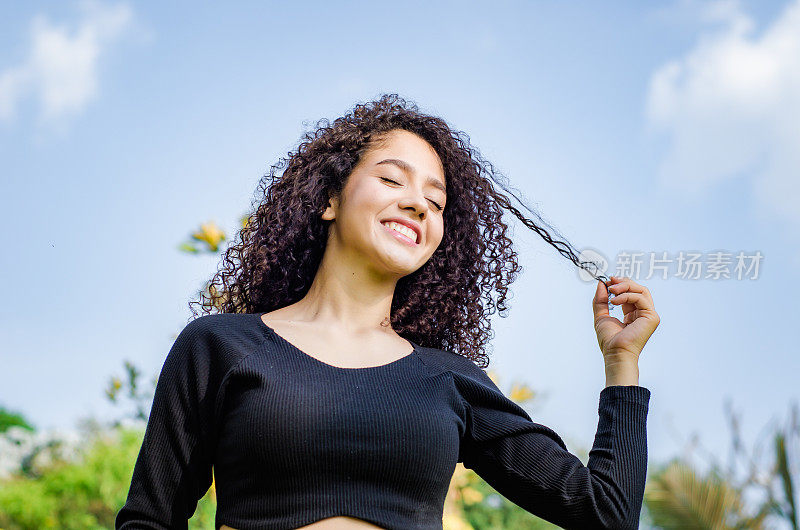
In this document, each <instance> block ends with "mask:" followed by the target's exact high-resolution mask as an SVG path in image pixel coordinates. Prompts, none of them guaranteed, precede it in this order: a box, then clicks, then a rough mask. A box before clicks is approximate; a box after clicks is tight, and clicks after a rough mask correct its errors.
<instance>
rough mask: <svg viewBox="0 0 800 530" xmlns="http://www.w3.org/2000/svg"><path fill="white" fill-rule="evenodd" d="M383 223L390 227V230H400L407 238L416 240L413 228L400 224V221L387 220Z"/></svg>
mask: <svg viewBox="0 0 800 530" xmlns="http://www.w3.org/2000/svg"><path fill="white" fill-rule="evenodd" d="M383 225H384V226H387V227H389V228H391V229H392V230H394V231H396V232H400V233H401V234H403V235H404V236H406V237H407V238H408V239H410V240H411V241H413V242H414V243H416V242H417V233H416V232H414V231H413V230H411V229H410V228H409V227H407V226H405V225H401V224H400V223H395V222H394V221H389V222H388V223H383Z"/></svg>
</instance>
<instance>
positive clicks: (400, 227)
mask: <svg viewBox="0 0 800 530" xmlns="http://www.w3.org/2000/svg"><path fill="white" fill-rule="evenodd" d="M381 225H382V226H383V228H384V230H386V231H387V232H389V233H390V235H391V236H393V237H394V238H395V239H397V240H398V241H400V242H401V243H405V244H406V245H408V246H411V247H416V246H417V242H416V241H415V240H413V239H411V238H410V237H409V236H408V235H406V234H403V233H401V232H400V230H405V231H408V232H410V233H412V234H413V233H414V231H413V230H411V229H409V228H407V227H404V226H403V225H401V224H400V223H395V222H394V221H388V222H385V223H381ZM390 227H394V228H390Z"/></svg>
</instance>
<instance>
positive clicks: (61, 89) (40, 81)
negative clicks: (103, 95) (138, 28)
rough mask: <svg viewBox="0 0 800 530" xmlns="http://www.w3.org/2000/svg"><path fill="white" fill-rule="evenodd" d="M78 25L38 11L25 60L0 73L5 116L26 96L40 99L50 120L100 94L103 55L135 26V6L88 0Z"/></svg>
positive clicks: (1, 116) (74, 110) (1, 114)
mask: <svg viewBox="0 0 800 530" xmlns="http://www.w3.org/2000/svg"><path fill="white" fill-rule="evenodd" d="M78 6H79V9H80V11H81V17H80V21H79V23H78V24H77V28H75V29H74V31H72V30H71V29H70V28H68V27H66V26H60V25H55V24H52V23H51V22H49V21H48V20H47V18H46V17H45V16H44V15H41V14H40V15H36V16H35V17H34V19H33V21H32V23H31V25H30V49H29V53H28V57H27V58H26V60H25V61H24V62H23V63H22V64H19V65H17V66H14V67H11V68H8V69H6V70H4V71H2V72H1V73H0V119H4V120H8V119H10V118H11V117H12V116H13V115H14V114H15V112H16V110H17V108H18V106H19V104H20V102H21V101H22V100H23V98H24V97H25V96H34V97H36V98H37V99H38V100H39V103H40V104H41V114H42V117H43V118H44V119H46V120H50V119H53V118H57V117H61V116H66V115H69V114H75V113H77V112H80V111H81V110H83V109H84V108H85V106H86V104H87V103H89V102H90V101H91V100H92V98H94V97H95V96H96V95H97V90H98V88H97V86H98V81H97V77H98V60H99V58H100V56H101V55H102V54H104V53H105V52H106V51H107V48H108V46H109V45H110V44H112V43H113V42H114V41H115V40H116V39H117V38H118V37H119V36H120V35H122V34H123V33H124V32H125V31H126V30H127V29H128V27H129V26H130V23H131V21H132V18H133V16H132V12H131V9H130V8H129V7H128V6H127V5H125V4H117V5H105V4H101V3H99V2H98V1H96V0H83V1H82V2H80V3H79V4H78Z"/></svg>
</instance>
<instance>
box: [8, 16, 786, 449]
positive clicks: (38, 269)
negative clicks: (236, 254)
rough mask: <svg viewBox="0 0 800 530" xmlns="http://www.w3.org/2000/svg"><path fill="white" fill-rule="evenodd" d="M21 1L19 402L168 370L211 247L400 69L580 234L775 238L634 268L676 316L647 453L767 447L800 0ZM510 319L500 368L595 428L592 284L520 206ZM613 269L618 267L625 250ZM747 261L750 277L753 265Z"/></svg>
mask: <svg viewBox="0 0 800 530" xmlns="http://www.w3.org/2000/svg"><path fill="white" fill-rule="evenodd" d="M366 5H367V4H360V3H356V2H337V3H329V2H317V3H308V2H305V3H303V4H278V3H274V4H267V3H261V2H251V3H247V2H240V3H237V4H236V5H226V6H225V7H224V8H223V7H221V6H217V5H208V6H198V4H197V3H189V2H174V3H169V4H166V5H165V4H164V3H160V2H159V3H156V2H147V3H145V2H141V3H135V4H134V3H113V2H89V3H67V2H63V3H62V2H37V3H35V4H32V3H23V2H3V3H2V11H3V13H4V16H3V17H2V21H0V27H2V31H0V138H1V140H0V174H1V175H2V178H1V179H0V185H1V186H2V188H0V191H2V193H3V196H4V197H5V198H6V200H5V203H4V208H3V209H2V210H0V212H1V213H0V215H1V216H2V222H3V226H5V227H6V243H5V244H4V245H3V246H2V250H0V252H2V261H1V263H2V264H3V265H2V267H3V273H4V274H3V276H4V279H5V281H4V288H5V292H6V296H5V299H6V303H5V304H4V307H3V308H2V309H0V334H2V337H3V339H2V345H0V348H1V350H0V361H1V362H2V370H0V403H2V404H4V405H5V406H7V407H9V408H12V409H16V410H19V411H21V412H23V413H24V414H25V415H26V416H28V417H29V418H30V419H31V420H32V421H33V422H34V423H35V424H36V425H37V426H38V427H40V428H49V427H62V428H68V427H72V426H74V425H75V422H76V420H77V419H78V418H80V417H83V416H86V415H95V416H97V417H99V418H108V417H111V416H112V415H114V414H116V413H117V411H116V409H113V408H112V407H111V406H110V405H109V404H108V403H107V401H106V400H105V398H104V395H103V390H104V388H105V386H106V383H107V381H108V378H109V377H110V376H111V375H112V374H118V375H121V374H122V372H123V368H122V366H123V360H124V359H131V360H133V361H134V362H135V363H137V365H138V366H139V367H140V368H142V370H143V371H144V373H145V374H146V375H147V376H151V375H154V374H156V373H158V371H159V370H160V368H161V364H162V363H163V360H164V358H165V356H166V353H167V351H168V349H169V347H170V345H171V344H172V341H173V340H174V336H175V334H176V333H177V332H178V331H179V330H180V329H181V327H182V326H183V325H185V323H186V320H187V318H188V317H189V315H190V312H189V309H188V307H187V302H188V300H189V298H190V297H192V296H193V295H194V293H195V291H196V290H197V289H199V288H200V287H201V286H202V284H203V282H204V281H205V280H206V279H208V278H209V277H210V276H211V274H213V272H214V271H215V270H216V266H217V258H216V257H215V256H202V257H198V256H192V255H188V254H185V253H181V252H179V251H178V250H176V247H177V245H178V244H179V243H180V242H182V241H184V240H185V239H186V237H187V236H188V234H190V233H191V232H192V231H194V230H195V229H196V228H197V227H198V226H199V224H200V223H201V222H205V221H212V220H213V221H215V222H216V223H218V224H219V225H220V226H221V227H222V228H223V229H225V230H226V231H227V233H228V234H229V235H230V234H232V233H233V231H234V230H235V229H236V227H237V222H238V219H239V217H240V216H241V215H243V214H244V213H245V212H246V211H247V210H248V209H249V206H250V201H251V198H252V196H253V192H254V190H255V188H256V185H257V183H258V180H259V178H260V177H261V176H262V175H263V174H264V173H266V172H267V171H268V169H269V167H270V166H271V165H272V164H274V163H275V162H276V161H277V160H278V158H279V157H281V156H284V155H285V154H286V153H287V152H288V151H290V150H292V149H293V148H294V146H295V144H296V142H297V141H298V139H299V137H300V135H301V133H302V131H303V130H304V127H305V125H304V123H305V124H312V123H313V122H314V121H316V120H317V119H319V118H323V117H325V118H328V119H331V120H333V119H335V118H336V117H337V116H339V115H341V114H343V113H344V112H346V111H347V110H348V109H349V108H351V107H352V106H353V105H354V104H355V103H357V102H363V101H367V100H371V99H373V98H375V97H377V96H378V95H379V94H381V93H383V92H396V93H399V94H400V95H402V96H404V97H406V98H407V99H410V100H413V101H415V102H416V103H417V104H418V105H419V106H420V108H421V109H422V110H424V111H427V112H430V113H432V114H436V115H439V116H441V117H443V118H445V119H446V120H447V121H448V122H449V123H450V124H451V125H452V126H453V127H454V128H456V129H458V130H463V131H465V132H466V133H467V134H468V135H469V137H470V139H471V141H472V143H473V144H474V145H475V146H476V147H477V148H478V149H479V150H480V151H481V153H482V154H483V155H484V156H485V157H486V158H488V159H489V160H490V161H491V162H492V163H493V165H494V166H495V168H497V169H499V170H500V171H502V172H503V173H504V174H505V175H506V176H507V177H508V178H509V179H510V182H511V185H512V186H513V187H514V188H515V189H517V190H520V191H521V193H522V195H523V197H524V199H525V200H526V201H527V203H528V204H529V205H530V206H533V207H535V208H537V209H538V210H539V211H540V212H541V214H542V215H543V216H544V218H545V219H546V220H547V221H548V222H549V223H551V224H552V225H553V226H555V227H556V228H557V229H558V230H559V232H561V234H563V235H564V236H565V237H566V238H567V239H568V240H569V241H570V242H572V243H573V244H574V245H575V246H576V247H577V248H586V247H589V248H592V249H596V250H598V251H600V252H602V253H603V255H604V256H606V257H607V258H608V259H609V260H610V261H611V262H612V266H615V265H614V263H615V260H616V257H617V256H618V254H619V253H621V252H629V253H630V252H641V253H644V257H645V258H647V257H648V256H649V253H650V252H656V253H657V255H658V257H661V255H662V253H663V252H666V253H667V257H668V258H670V259H675V258H676V257H677V256H678V255H679V254H680V253H681V252H683V253H684V254H687V253H697V254H701V255H702V256H703V259H706V258H707V256H708V255H709V254H711V253H713V252H725V253H731V254H733V255H734V256H735V255H736V254H737V253H739V252H744V253H745V254H748V255H752V254H755V252H756V251H758V252H760V253H761V255H762V256H763V259H762V261H761V262H760V268H759V272H758V276H757V278H755V279H748V276H745V277H744V278H743V279H741V280H738V279H734V278H731V279H724V278H722V279H718V280H714V279H712V278H708V277H706V275H707V271H706V269H705V268H703V269H702V275H701V277H700V278H699V279H686V278H681V277H680V276H679V275H678V271H677V268H676V267H677V265H676V263H673V264H672V265H671V266H670V268H669V270H668V278H667V279H662V278H661V277H659V276H658V275H655V276H653V277H650V278H646V276H647V267H646V266H643V268H642V272H641V274H640V275H639V276H638V277H637V276H633V274H632V273H631V272H626V273H625V274H626V275H629V276H632V277H634V279H635V280H636V281H638V282H639V283H642V284H644V285H646V286H647V287H648V288H649V289H650V290H651V292H652V293H653V298H654V301H655V304H656V309H657V311H658V312H659V314H660V316H661V325H660V326H659V328H658V330H657V331H656V333H655V335H653V337H652V338H651V339H650V341H649V343H648V345H647V346H646V348H645V350H644V352H643V353H642V356H641V359H640V384H641V385H642V386H646V387H647V388H649V389H650V390H651V392H652V398H651V403H650V414H649V419H648V435H649V441H650V456H651V459H655V460H660V459H665V458H668V457H670V456H673V455H675V454H678V453H679V452H680V451H682V450H683V449H684V448H685V444H686V443H687V441H688V440H689V438H690V436H691V435H692V434H693V433H695V434H697V436H698V437H699V440H700V442H701V443H702V445H703V446H704V447H706V448H708V449H710V450H712V451H713V452H715V453H716V454H718V455H720V456H723V455H727V452H728V450H729V444H730V435H729V430H728V427H727V423H726V421H725V413H724V403H725V401H726V400H727V399H730V400H731V401H732V403H733V406H734V410H736V411H737V412H739V413H741V415H742V423H741V427H742V430H743V435H744V439H745V442H746V443H747V444H748V446H749V447H752V444H753V442H754V441H755V440H756V439H757V437H758V435H759V434H760V432H761V429H762V428H763V427H764V426H765V425H766V424H767V423H768V422H769V421H770V420H774V421H783V422H785V421H786V419H787V418H788V411H789V405H790V403H791V402H792V400H794V401H797V400H798V397H799V395H800V390H798V388H800V385H798V382H797V381H798V375H797V374H798V373H800V361H798V355H797V354H798V348H797V345H796V344H795V341H794V338H793V336H792V335H791V333H790V332H791V330H792V329H795V325H796V322H797V320H798V309H797V298H798V293H799V292H800V290H799V289H798V280H797V279H796V277H795V275H794V274H793V272H794V271H796V270H797V269H798V266H800V253H798V251H797V248H798V240H799V238H798V235H800V208H797V207H796V205H797V204H798V199H800V183H798V179H797V175H798V171H800V158H799V157H798V156H799V155H798V152H800V150H798V149H797V146H798V144H799V143H800V129H798V125H797V124H798V123H800V119H798V118H800V97H799V96H798V94H800V37H798V35H800V3H798V2H796V1H795V2H754V1H748V2H740V3H733V2H697V1H683V2H647V3H644V2H639V3H636V2H628V3H622V2H611V3H609V2H606V3H602V4H600V3H596V2H570V3H565V2H495V3H491V4H488V3H484V4H482V5H478V4H477V3H476V5H474V6H468V7H467V6H465V5H464V4H463V3H457V2H404V3H402V4H400V3H397V2H391V3H390V2H374V3H370V4H369V7H366ZM514 237H515V242H516V245H517V250H518V251H519V259H520V263H521V264H522V266H523V267H524V272H523V274H522V275H521V277H520V278H519V279H518V281H517V282H516V283H515V284H514V285H513V286H512V289H513V299H512V301H511V311H510V313H509V315H508V317H507V318H499V317H498V316H497V315H495V316H494V318H493V327H494V331H495V338H494V339H493V341H492V343H491V344H492V347H493V351H492V352H491V355H492V358H493V361H492V365H491V368H492V369H493V370H495V371H496V373H497V374H498V376H499V384H500V386H501V388H503V389H506V390H507V389H508V388H509V387H510V384H511V383H512V382H523V383H527V384H529V385H530V386H531V387H533V388H534V389H535V390H537V391H539V392H540V393H541V394H540V398H539V399H538V400H537V401H536V402H535V403H532V404H531V406H529V407H528V409H529V411H530V412H531V414H532V416H534V419H535V420H536V421H539V422H540V423H544V424H546V425H548V426H550V427H552V428H554V429H555V430H556V431H557V432H559V433H560V434H561V435H562V436H563V437H564V438H565V440H566V441H567V444H568V446H569V447H570V449H573V450H579V449H582V450H588V449H589V448H590V447H591V444H592V442H593V437H594V433H595V429H596V427H597V404H598V396H599V392H600V390H602V388H603V386H604V382H605V378H604V372H603V364H602V356H601V353H600V351H599V349H598V347H597V341H596V337H595V333H594V329H593V326H592V312H591V300H592V296H593V294H594V288H595V285H594V283H587V282H584V281H582V280H581V279H580V278H579V277H578V274H577V272H576V270H575V267H574V266H573V265H572V264H571V263H570V262H568V261H567V260H565V259H564V258H563V257H562V256H560V255H559V254H558V252H557V251H556V250H555V249H554V248H553V247H551V246H549V245H548V244H546V243H545V242H544V241H543V240H541V238H539V237H538V236H537V235H536V234H535V233H533V232H531V231H529V230H527V229H526V228H525V227H524V226H522V225H521V224H520V223H515V225H514ZM611 273H613V270H612V271H611ZM752 274H753V273H751V275H750V276H751V277H752Z"/></svg>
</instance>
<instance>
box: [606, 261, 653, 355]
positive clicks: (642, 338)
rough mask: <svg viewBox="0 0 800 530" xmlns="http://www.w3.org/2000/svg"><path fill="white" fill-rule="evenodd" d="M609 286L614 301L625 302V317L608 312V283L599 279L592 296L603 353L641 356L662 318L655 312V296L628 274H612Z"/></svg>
mask: <svg viewBox="0 0 800 530" xmlns="http://www.w3.org/2000/svg"><path fill="white" fill-rule="evenodd" d="M609 283H610V284H611V286H610V287H609V290H610V291H611V294H613V295H615V297H614V298H612V299H611V303H612V304H622V314H623V315H624V317H623V321H622V322H620V321H619V319H617V318H616V317H612V316H611V315H609V313H608V293H607V292H606V286H605V284H603V282H602V281H600V280H598V282H597V290H596V291H595V294H594V299H593V300H592V307H593V309H594V329H595V332H596V333H597V342H598V344H599V345H600V350H601V351H602V352H603V356H604V357H605V356H608V355H611V356H615V357H618V356H624V357H630V358H631V359H632V360H637V361H638V359H639V354H640V353H641V352H642V349H643V348H644V345H645V343H647V340H648V339H649V338H650V336H651V335H652V334H653V332H654V331H655V330H656V328H657V327H658V324H659V323H660V322H661V319H660V318H659V317H658V313H656V309H655V306H654V304H653V297H652V296H650V291H648V290H647V287H645V286H643V285H639V284H638V283H636V282H634V281H633V280H631V279H630V278H628V277H624V278H620V277H618V276H611V281H610V282H609Z"/></svg>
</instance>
